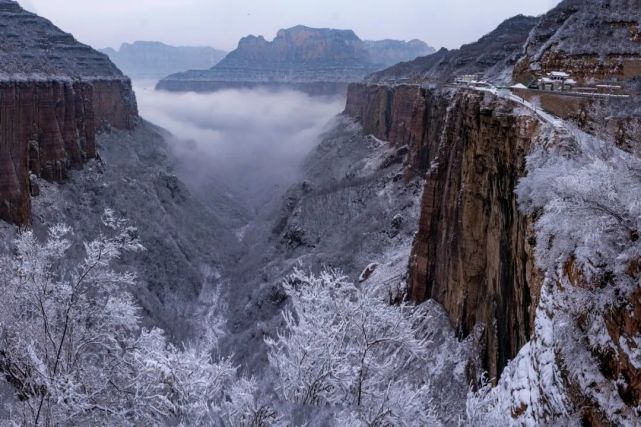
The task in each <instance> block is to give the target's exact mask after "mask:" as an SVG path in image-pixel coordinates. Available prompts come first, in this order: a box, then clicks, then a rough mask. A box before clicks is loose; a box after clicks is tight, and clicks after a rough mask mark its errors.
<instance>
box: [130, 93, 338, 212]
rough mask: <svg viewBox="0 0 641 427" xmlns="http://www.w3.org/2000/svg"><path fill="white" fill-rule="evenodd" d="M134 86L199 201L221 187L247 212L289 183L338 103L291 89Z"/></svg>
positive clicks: (144, 111) (144, 112)
mask: <svg viewBox="0 0 641 427" xmlns="http://www.w3.org/2000/svg"><path fill="white" fill-rule="evenodd" d="M134 87H135V89H136V96H137V98H138V105H139V108H140V113H141V116H142V117H144V118H145V119H147V120H149V121H150V122H152V123H154V124H157V125H159V126H161V127H163V128H165V129H167V130H169V131H170V132H171V133H172V134H173V135H175V137H176V138H175V139H174V140H172V141H170V143H171V146H172V148H173V149H174V151H175V153H176V155H177V156H178V158H179V159H180V162H179V164H178V166H177V174H178V175H179V177H180V178H181V179H182V180H183V181H184V182H185V183H186V184H187V185H188V186H190V187H191V188H192V190H193V191H195V192H196V193H198V195H199V197H200V198H201V199H203V200H205V201H207V193H208V192H210V191H213V189H216V190H215V191H220V190H221V188H225V189H226V191H228V192H231V193H233V195H234V197H235V198H236V199H237V200H238V201H239V202H240V203H241V204H243V205H244V206H246V207H248V208H250V209H251V210H256V209H257V208H259V207H260V206H262V205H263V204H264V203H266V202H267V201H268V200H269V199H271V198H273V197H274V196H278V195H280V194H281V193H282V191H283V190H284V189H286V188H287V187H288V186H289V185H290V184H291V183H293V182H294V180H295V179H296V177H297V172H298V167H299V165H300V163H301V161H302V159H303V158H304V157H305V155H307V154H308V153H309V152H310V150H311V149H312V148H313V147H315V146H316V145H317V144H318V143H319V136H320V135H321V133H322V132H323V130H324V129H325V128H326V126H327V125H328V123H329V122H330V121H331V119H332V118H333V117H334V116H335V115H336V114H338V113H340V112H341V111H342V109H343V107H344V103H345V101H344V98H341V97H334V98H327V97H310V96H308V95H306V94H303V93H300V92H294V91H280V92H273V91H268V90H264V89H255V90H249V89H248V90H227V91H222V92H216V93H211V94H196V93H169V92H160V91H155V90H154V89H153V84H149V83H138V84H134ZM221 184H222V185H223V186H224V187H221Z"/></svg>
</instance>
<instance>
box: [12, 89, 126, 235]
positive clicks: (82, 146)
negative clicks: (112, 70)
mask: <svg viewBox="0 0 641 427" xmlns="http://www.w3.org/2000/svg"><path fill="white" fill-rule="evenodd" d="M136 119H137V109H136V102H135V97H134V95H133V92H132V90H131V85H130V83H129V81H128V80H126V79H123V80H105V81H75V82H74V81H63V80H58V81H56V80H52V81H28V80H27V81H6V82H0V219H3V220H5V221H8V222H12V223H16V224H26V223H28V222H29V221H30V218H31V194H35V193H37V191H38V190H37V188H34V187H32V185H31V179H30V176H31V174H33V175H36V176H39V177H42V178H43V179H46V180H49V181H57V182H60V181H63V180H65V179H66V178H67V173H68V171H69V170H70V169H73V168H80V167H81V166H82V165H83V163H84V162H86V161H87V159H90V158H93V157H95V155H96V143H95V133H96V129H97V128H100V127H102V126H105V125H111V126H114V127H116V128H121V129H130V128H132V127H133V126H134V124H135V123H136Z"/></svg>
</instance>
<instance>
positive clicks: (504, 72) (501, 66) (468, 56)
mask: <svg viewBox="0 0 641 427" xmlns="http://www.w3.org/2000/svg"><path fill="white" fill-rule="evenodd" d="M538 22H539V18H535V17H530V16H523V15H518V16H515V17H513V18H510V19H507V20H506V21H504V22H503V23H501V24H500V25H499V26H498V27H497V28H496V29H495V30H494V31H492V32H490V33H488V34H486V35H485V36H483V37H481V38H480V39H479V40H478V41H476V42H474V43H470V44H466V45H463V46H461V48H460V49H453V50H448V49H441V50H439V51H438V52H436V53H435V54H433V55H429V56H425V57H420V58H417V59H415V60H414V61H411V62H406V63H400V64H397V65H395V66H393V67H390V68H388V69H386V70H383V71H380V72H378V73H375V74H374V75H372V76H371V77H370V78H369V80H370V81H371V82H394V81H403V82H431V83H445V82H448V81H453V80H454V78H455V76H457V75H463V74H478V75H479V78H485V79H490V80H506V81H509V80H510V79H511V78H512V76H511V71H512V69H513V67H514V65H515V64H516V63H517V61H518V60H519V59H520V58H521V56H522V55H523V46H524V44H525V42H526V41H527V39H528V36H529V34H530V31H531V30H532V29H533V28H534V26H535V25H536V24H537V23H538Z"/></svg>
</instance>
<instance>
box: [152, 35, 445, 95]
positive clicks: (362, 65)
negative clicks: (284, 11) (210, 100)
mask: <svg viewBox="0 0 641 427" xmlns="http://www.w3.org/2000/svg"><path fill="white" fill-rule="evenodd" d="M433 51H434V49H432V48H430V47H429V46H427V45H426V44H425V43H423V42H420V41H417V40H413V41H410V42H401V41H393V40H384V41H367V42H364V41H362V40H361V39H360V38H358V36H356V34H354V32H353V31H351V30H333V29H317V28H309V27H304V26H297V27H293V28H290V29H286V30H280V31H279V32H278V34H277V36H276V38H275V39H274V40H273V41H267V40H265V38H263V37H262V36H259V37H256V36H248V37H245V38H243V39H241V40H240V43H239V44H238V48H237V49H236V50H234V51H233V52H231V53H229V55H227V56H226V57H225V58H224V59H223V60H222V61H220V63H218V64H217V65H215V66H214V67H212V68H211V69H209V70H192V71H187V72H184V73H178V74H173V75H170V76H168V77H166V78H164V79H163V80H161V81H160V82H159V83H158V86H157V88H158V89H162V90H169V91H185V90H195V91H200V92H208V91H216V90H220V89H226V88H243V87H256V86H267V87H272V88H282V87H291V88H294V89H297V90H302V91H305V92H309V93H312V94H323V93H326V94H334V93H341V92H345V91H346V89H347V85H348V84H349V83H351V82H357V81H361V80H363V79H364V78H365V76H367V75H368V74H370V73H372V72H374V71H377V70H381V69H383V68H385V67H387V66H389V65H392V64H394V63H396V62H397V61H399V60H401V61H402V60H410V59H414V58H416V56H419V55H427V54H430V53H432V52H433ZM390 61H393V62H390Z"/></svg>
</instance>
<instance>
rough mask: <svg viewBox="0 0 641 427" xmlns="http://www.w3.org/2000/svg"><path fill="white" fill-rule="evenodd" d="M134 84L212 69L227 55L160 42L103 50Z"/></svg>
mask: <svg viewBox="0 0 641 427" xmlns="http://www.w3.org/2000/svg"><path fill="white" fill-rule="evenodd" d="M100 51H101V52H102V53H104V54H107V55H108V56H109V58H111V60H112V61H113V62H114V64H116V65H117V66H118V68H120V69H121V70H122V71H123V72H124V73H125V74H126V75H128V76H129V77H131V78H132V79H134V80H160V79H161V78H163V77H166V76H168V75H169V74H173V73H178V72H181V71H185V70H197V69H207V68H211V67H213V66H214V65H216V64H217V63H218V62H220V60H221V59H223V58H224V57H225V55H227V52H225V51H223V50H219V49H214V48H213V47H196V46H168V45H166V44H164V43H160V42H152V41H136V42H134V43H123V44H122V45H121V46H120V48H119V49H118V50H115V49H112V48H106V49H101V50H100Z"/></svg>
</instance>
